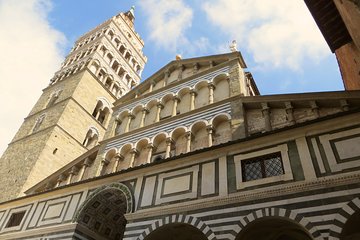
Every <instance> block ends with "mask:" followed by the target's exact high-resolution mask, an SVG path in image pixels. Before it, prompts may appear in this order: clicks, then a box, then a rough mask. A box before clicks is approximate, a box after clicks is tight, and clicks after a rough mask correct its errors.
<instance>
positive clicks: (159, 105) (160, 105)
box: [156, 102, 164, 109]
mask: <svg viewBox="0 0 360 240" xmlns="http://www.w3.org/2000/svg"><path fill="white" fill-rule="evenodd" d="M156 106H157V107H158V108H160V109H163V108H164V104H162V103H161V102H158V103H157V104H156Z"/></svg>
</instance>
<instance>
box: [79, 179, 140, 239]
mask: <svg viewBox="0 0 360 240" xmlns="http://www.w3.org/2000/svg"><path fill="white" fill-rule="evenodd" d="M133 208H134V197H133V194H132V192H131V191H130V189H129V188H128V187H127V186H126V185H124V184H122V183H113V184H110V185H105V186H102V187H99V188H98V189H96V190H95V191H94V192H93V193H91V195H90V196H88V197H87V199H86V200H85V201H84V202H83V203H82V204H81V206H80V207H79V209H78V210H77V211H76V214H75V215H74V218H73V221H72V222H76V223H77V224H79V225H81V226H82V227H85V228H87V229H88V230H90V231H91V232H92V233H93V234H94V237H95V238H96V236H100V237H103V238H106V239H111V240H113V239H114V240H117V239H122V237H123V235H124V231H125V226H126V223H127V220H126V219H125V216H124V214H126V213H130V212H133Z"/></svg>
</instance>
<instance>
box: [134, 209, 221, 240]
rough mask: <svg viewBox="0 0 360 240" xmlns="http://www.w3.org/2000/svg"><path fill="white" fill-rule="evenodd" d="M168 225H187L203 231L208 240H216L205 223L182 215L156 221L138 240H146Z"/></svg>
mask: <svg viewBox="0 0 360 240" xmlns="http://www.w3.org/2000/svg"><path fill="white" fill-rule="evenodd" d="M168 224H187V225H190V226H192V227H194V228H196V229H197V230H199V231H201V232H202V233H203V235H205V236H207V238H206V239H208V240H216V236H215V234H214V233H213V232H212V230H211V229H210V228H209V227H208V226H207V225H206V224H205V223H204V222H203V221H201V220H200V219H198V218H196V217H193V216H186V215H182V214H174V215H170V216H167V217H165V218H163V219H160V220H158V221H155V222H154V223H153V224H151V226H149V227H148V228H147V229H145V231H144V232H143V233H142V234H141V235H140V236H139V237H138V238H137V239H136V240H143V239H146V237H147V236H149V235H150V234H151V233H152V232H154V231H156V229H159V228H161V227H163V226H166V225H168Z"/></svg>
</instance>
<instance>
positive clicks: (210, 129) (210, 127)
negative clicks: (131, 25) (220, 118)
mask: <svg viewBox="0 0 360 240" xmlns="http://www.w3.org/2000/svg"><path fill="white" fill-rule="evenodd" d="M206 130H207V131H208V132H212V131H214V127H213V125H212V124H210V125H207V126H206Z"/></svg>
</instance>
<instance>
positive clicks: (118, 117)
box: [115, 116, 122, 124]
mask: <svg viewBox="0 0 360 240" xmlns="http://www.w3.org/2000/svg"><path fill="white" fill-rule="evenodd" d="M115 122H117V123H118V124H121V123H122V119H121V118H120V116H117V117H116V118H115Z"/></svg>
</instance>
